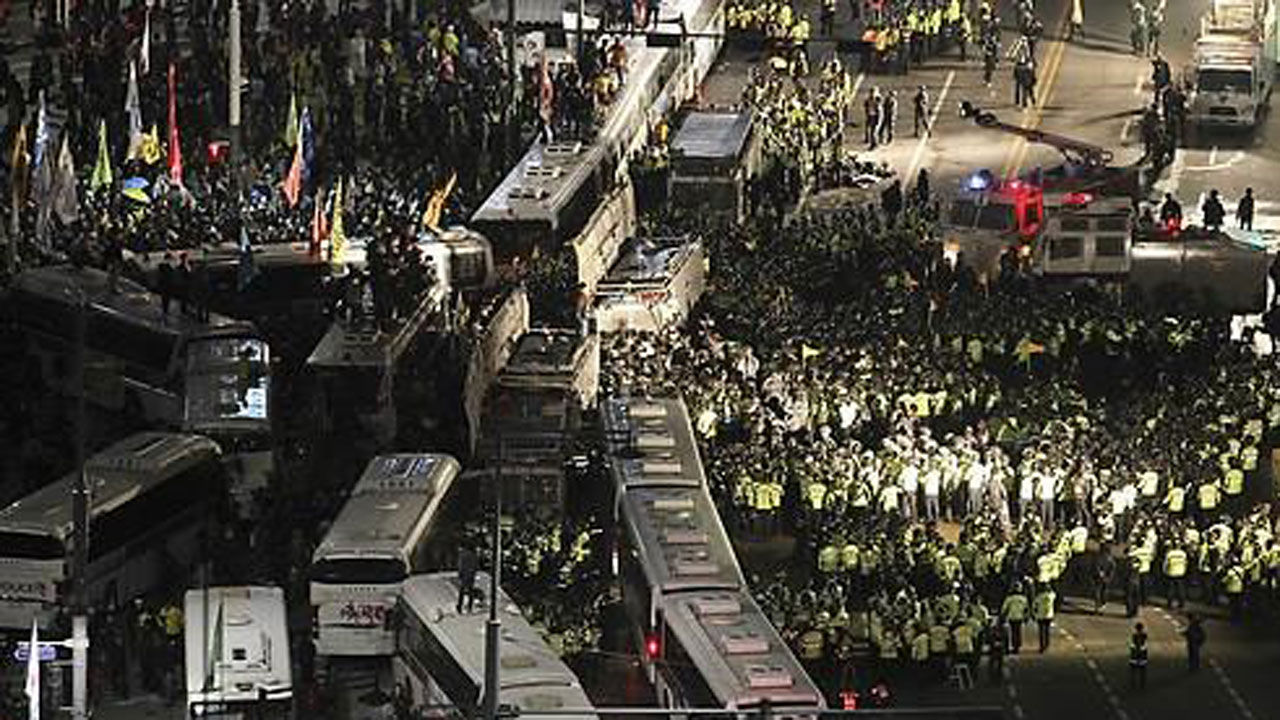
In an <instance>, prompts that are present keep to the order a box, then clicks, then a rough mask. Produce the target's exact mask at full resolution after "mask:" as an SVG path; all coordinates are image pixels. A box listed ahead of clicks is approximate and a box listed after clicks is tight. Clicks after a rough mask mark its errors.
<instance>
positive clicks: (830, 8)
mask: <svg viewBox="0 0 1280 720" xmlns="http://www.w3.org/2000/svg"><path fill="white" fill-rule="evenodd" d="M818 23H819V25H820V26H821V27H822V34H823V35H825V36H827V37H831V36H833V35H835V34H836V0H822V11H821V13H820V15H819V16H818Z"/></svg>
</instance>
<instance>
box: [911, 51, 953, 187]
mask: <svg viewBox="0 0 1280 720" xmlns="http://www.w3.org/2000/svg"><path fill="white" fill-rule="evenodd" d="M955 79H956V71H955V70H952V71H950V72H948V73H947V80H946V82H944V83H943V84H942V92H940V93H938V100H937V102H935V103H934V104H933V112H932V113H931V114H930V115H929V132H927V133H925V134H924V135H922V136H920V141H919V142H917V143H916V151H915V152H914V153H912V154H911V165H910V168H909V169H908V170H907V175H906V181H907V182H914V178H915V176H916V171H917V170H919V169H920V161H921V160H922V159H923V158H924V144H925V143H926V142H928V140H929V137H930V136H932V135H933V133H934V132H935V131H936V130H937V128H938V113H940V112H942V106H943V105H944V104H945V103H946V101H947V93H948V92H950V91H951V83H953V82H955Z"/></svg>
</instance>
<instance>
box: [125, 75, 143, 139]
mask: <svg viewBox="0 0 1280 720" xmlns="http://www.w3.org/2000/svg"><path fill="white" fill-rule="evenodd" d="M124 113H125V115H128V116H129V152H128V154H127V155H126V159H128V160H135V159H137V158H139V157H141V156H142V155H141V153H142V105H141V104H140V103H139V102H138V66H137V64H136V63H133V62H130V63H129V88H128V90H126V91H125V96H124Z"/></svg>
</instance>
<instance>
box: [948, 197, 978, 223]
mask: <svg viewBox="0 0 1280 720" xmlns="http://www.w3.org/2000/svg"><path fill="white" fill-rule="evenodd" d="M977 218H978V206H977V205H975V204H974V203H973V202H972V201H970V200H956V201H955V202H953V203H951V209H950V211H949V212H948V213H947V224H949V225H954V226H956V227H964V228H971V227H973V226H974V223H975V222H976V221H977Z"/></svg>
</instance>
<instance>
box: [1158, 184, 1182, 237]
mask: <svg viewBox="0 0 1280 720" xmlns="http://www.w3.org/2000/svg"><path fill="white" fill-rule="evenodd" d="M1160 224H1161V225H1163V226H1164V227H1165V229H1166V230H1170V231H1177V230H1181V229H1182V204H1181V203H1179V202H1178V201H1177V199H1176V198H1174V197H1173V195H1172V194H1171V193H1165V194H1164V203H1162V204H1161V205H1160Z"/></svg>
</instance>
